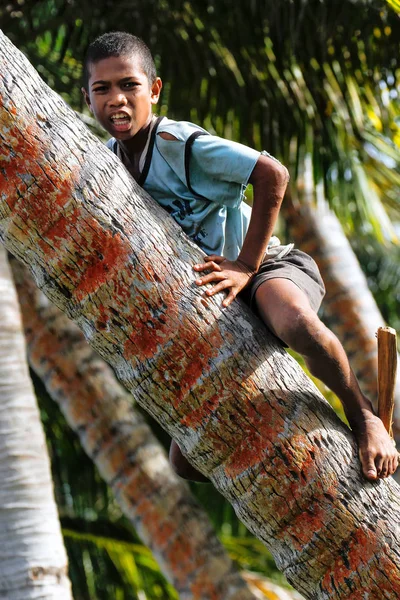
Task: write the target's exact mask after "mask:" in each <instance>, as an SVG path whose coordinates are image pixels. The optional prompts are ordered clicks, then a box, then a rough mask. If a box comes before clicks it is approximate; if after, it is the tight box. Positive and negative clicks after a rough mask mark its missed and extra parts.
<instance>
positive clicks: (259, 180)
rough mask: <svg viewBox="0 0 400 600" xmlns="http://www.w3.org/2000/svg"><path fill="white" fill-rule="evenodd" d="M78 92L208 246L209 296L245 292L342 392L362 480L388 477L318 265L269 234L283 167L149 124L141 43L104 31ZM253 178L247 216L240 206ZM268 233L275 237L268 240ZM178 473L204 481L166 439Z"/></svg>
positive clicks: (149, 71) (149, 62)
mask: <svg viewBox="0 0 400 600" xmlns="http://www.w3.org/2000/svg"><path fill="white" fill-rule="evenodd" d="M84 68H85V75H84V77H85V82H84V87H83V88H82V93H83V95H84V97H85V100H86V103H87V105H88V107H89V109H90V110H91V111H92V112H93V114H94V116H95V117H96V119H97V120H98V121H99V123H100V124H101V125H102V126H103V127H104V128H105V129H106V130H107V131H108V132H109V133H110V134H111V135H112V136H113V138H112V139H111V140H110V141H109V142H108V143H107V146H108V147H109V148H110V149H111V150H113V151H114V152H115V153H116V154H117V155H118V156H119V158H120V159H121V160H122V162H123V163H124V165H125V167H126V168H127V169H128V171H129V172H130V173H131V174H132V176H133V177H134V178H135V179H136V181H137V182H138V183H139V184H140V185H141V186H142V187H143V188H144V189H146V190H147V191H148V192H149V194H150V195H151V196H152V197H153V198H154V199H155V200H157V201H158V202H159V203H160V204H161V205H162V206H163V207H164V208H166V210H168V212H170V214H171V215H172V216H173V217H174V218H175V220H176V221H177V222H178V223H179V224H180V225H181V226H182V228H183V229H184V231H185V232H186V233H187V234H188V235H189V236H190V237H191V238H192V239H193V240H194V241H195V242H196V243H197V244H198V245H199V246H200V247H201V248H202V249H203V250H204V252H205V254H206V256H205V258H204V263H201V264H198V265H194V267H193V268H194V270H195V271H197V272H198V273H199V274H200V275H199V277H198V279H196V284H197V285H199V286H202V285H205V284H209V283H211V284H213V287H212V288H211V289H207V290H206V292H205V293H206V294H207V295H208V296H213V295H214V294H216V293H217V292H220V291H225V292H226V293H227V295H226V297H225V299H224V301H223V303H222V304H223V306H229V304H230V303H231V302H232V301H233V300H234V299H235V298H236V296H237V295H238V294H239V293H241V296H242V297H244V298H245V299H246V301H247V302H248V303H249V304H250V306H251V307H252V308H253V309H254V310H255V311H256V312H257V313H258V315H259V316H260V317H261V319H262V320H263V321H264V323H265V325H266V326H267V327H268V328H269V329H270V330H271V331H272V332H273V333H274V334H275V335H276V336H277V337H278V338H279V339H280V340H282V341H283V343H284V344H286V345H287V346H289V347H290V348H293V349H294V350H295V351H297V352H299V353H300V354H302V355H303V356H304V358H305V360H306V363H307V365H308V367H309V369H310V371H311V373H313V374H314V375H315V376H316V377H318V378H319V379H321V380H322V381H323V382H324V383H325V384H326V385H327V386H328V387H329V388H330V389H331V390H333V391H334V392H335V393H336V394H337V396H338V397H339V398H340V399H341V401H342V403H343V405H344V409H345V412H346V416H347V418H348V420H349V423H350V425H351V427H352V429H353V432H354V434H355V436H356V439H357V442H358V445H359V453H360V459H361V464H362V470H363V473H364V476H365V477H366V478H367V479H369V480H375V479H378V478H384V477H388V476H389V475H392V474H393V473H394V472H395V470H396V468H397V464H398V458H397V451H396V449H395V447H394V446H393V443H392V442H391V440H390V438H389V436H388V434H387V432H386V430H385V428H384V426H383V424H382V422H381V420H380V419H379V418H378V417H376V416H375V415H374V412H373V409H372V405H371V403H370V401H369V400H368V399H367V398H366V397H365V396H364V395H363V394H362V393H361V391H360V388H359V386H358V383H357V381H356V379H355V376H354V374H353V372H352V370H351V368H350V366H349V363H348V360H347V357H346V355H345V352H344V350H343V348H342V346H341V344H340V343H339V341H338V340H337V338H336V337H335V336H334V335H333V334H332V333H331V332H330V331H329V330H328V329H327V328H326V327H325V326H324V325H323V323H322V322H321V321H320V320H319V318H318V316H317V310H318V308H319V305H320V303H321V300H322V297H323V295H324V286H323V283H322V280H321V278H320V275H319V271H318V268H317V266H316V265H315V263H314V261H313V260H312V259H311V257H309V256H308V255H307V254H304V253H303V252H300V251H299V250H294V249H293V245H292V244H291V245H289V246H280V245H279V242H278V245H277V242H276V241H274V238H271V236H272V233H273V228H274V225H275V222H276V219H277V217H278V212H279V208H280V205H281V202H282V199H283V196H284V192H285V189H286V186H287V182H288V172H287V170H286V169H285V167H283V166H282V165H281V164H280V163H279V162H278V161H277V160H275V159H274V158H273V157H271V156H270V155H268V154H267V153H261V154H260V153H259V152H256V151H255V150H252V149H250V148H247V147H245V146H242V145H241V144H236V143H233V142H229V141H227V140H223V139H221V138H218V137H215V136H211V135H209V134H208V133H207V132H206V131H205V130H204V129H202V128H200V127H197V126H195V125H193V124H192V123H186V122H176V121H171V120H169V119H166V118H158V119H156V118H155V117H154V116H153V114H152V106H153V105H155V104H157V102H158V99H159V95H160V92H161V88H162V82H161V79H160V78H159V77H157V75H156V70H155V66H154V61H153V58H152V56H151V54H150V51H149V49H148V48H147V46H146V45H145V44H144V42H143V41H142V40H140V39H139V38H136V37H135V36H132V35H130V34H128V33H122V32H111V33H106V34H104V35H103V36H101V37H100V38H98V39H97V40H95V41H94V42H93V43H92V44H91V45H90V47H89V49H88V52H87V55H86V59H85V65H84ZM248 182H249V183H251V184H252V185H253V190H254V203H253V209H252V211H251V210H250V208H249V207H248V206H247V205H246V204H245V203H244V202H242V198H243V191H244V188H245V186H246V185H247V183H248ZM275 240H276V238H275ZM170 459H171V462H172V465H173V466H174V468H175V470H176V471H177V472H178V474H179V475H181V476H182V477H185V478H188V479H194V480H198V481H204V477H203V476H202V475H201V474H200V473H198V472H197V471H196V470H195V469H194V468H193V467H191V465H190V464H189V463H188V461H187V460H186V459H185V458H184V457H183V455H182V454H181V452H180V449H179V447H178V445H177V444H176V443H175V442H174V441H173V442H172V444H171V451H170Z"/></svg>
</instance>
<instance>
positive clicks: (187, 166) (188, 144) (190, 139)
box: [185, 129, 210, 196]
mask: <svg viewBox="0 0 400 600" xmlns="http://www.w3.org/2000/svg"><path fill="white" fill-rule="evenodd" d="M201 135H210V134H209V133H207V132H206V131H201V130H200V129H198V130H197V131H194V132H193V133H192V135H190V136H189V137H188V139H187V140H186V144H185V176H186V185H187V186H188V189H189V190H190V191H191V192H192V194H194V195H195V196H198V194H196V192H195V191H194V189H193V188H192V185H191V183H190V157H191V154H192V146H193V142H194V141H195V140H196V139H197V138H198V137H200V136H201Z"/></svg>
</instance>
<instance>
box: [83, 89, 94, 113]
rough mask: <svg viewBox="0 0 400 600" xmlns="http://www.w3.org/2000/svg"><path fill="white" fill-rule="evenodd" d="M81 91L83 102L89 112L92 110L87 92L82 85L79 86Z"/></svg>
mask: <svg viewBox="0 0 400 600" xmlns="http://www.w3.org/2000/svg"><path fill="white" fill-rule="evenodd" d="M81 92H82V94H83V97H84V98H85V102H86V104H87V107H88V109H89V110H90V112H93V111H92V105H91V104H90V98H89V94H88V93H87V91H86V90H85V88H84V87H81Z"/></svg>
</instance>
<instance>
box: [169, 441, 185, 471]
mask: <svg viewBox="0 0 400 600" xmlns="http://www.w3.org/2000/svg"><path fill="white" fill-rule="evenodd" d="M169 462H170V465H171V467H172V469H173V470H174V471H175V473H176V474H177V475H179V476H180V477H183V476H184V471H185V467H186V466H187V460H186V458H185V457H184V456H183V454H182V452H181V449H180V448H179V446H178V444H177V443H176V442H175V440H171V446H170V448H169Z"/></svg>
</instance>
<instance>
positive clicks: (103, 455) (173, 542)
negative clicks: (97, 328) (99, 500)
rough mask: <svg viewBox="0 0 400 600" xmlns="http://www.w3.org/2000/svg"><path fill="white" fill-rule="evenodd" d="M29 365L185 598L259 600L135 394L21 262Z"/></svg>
mask: <svg viewBox="0 0 400 600" xmlns="http://www.w3.org/2000/svg"><path fill="white" fill-rule="evenodd" d="M11 266H12V271H13V275H14V279H15V282H16V287H17V291H18V296H19V300H20V304H21V311H22V316H23V323H24V328H25V337H26V341H27V349H28V359H29V363H30V365H31V367H32V368H33V369H34V370H35V372H36V373H37V374H38V376H39V377H40V378H41V379H42V380H43V382H44V384H45V386H46V388H47V391H48V392H49V394H50V396H51V397H52V398H53V399H54V400H55V401H56V402H57V403H58V404H59V406H60V408H61V410H62V412H63V414H64V416H65V417H66V419H67V421H68V423H69V424H70V425H71V427H72V428H73V429H74V431H75V432H76V433H77V434H78V435H79V438H80V440H81V443H82V445H83V447H84V449H85V451H86V452H87V454H88V455H89V456H90V458H91V459H92V460H93V461H94V463H95V465H96V466H97V468H98V469H99V472H100V474H101V476H102V477H103V478H104V479H105V481H106V482H107V483H108V484H109V485H110V486H111V489H112V491H113V492H114V494H115V497H116V499H117V501H118V503H119V505H120V506H121V508H122V510H123V512H124V513H125V515H126V516H127V517H128V518H129V519H130V520H131V522H132V524H133V525H134V527H135V528H136V530H137V532H138V534H139V535H140V536H141V538H142V539H143V541H144V543H145V544H146V545H147V546H148V547H149V548H150V549H151V550H152V552H153V553H154V555H155V557H156V559H157V561H158V563H159V565H160V568H161V570H162V572H163V573H164V574H165V576H166V577H167V578H168V580H169V581H170V582H171V583H172V584H173V585H174V586H175V588H176V589H177V591H178V593H179V598H182V600H185V599H186V600H192V599H193V600H195V599H197V600H228V599H229V600H255V598H256V597H255V595H254V594H253V593H252V592H251V591H250V590H249V589H248V587H247V584H246V583H245V581H244V580H243V579H242V578H241V577H240V575H239V573H238V572H237V571H236V570H235V568H234V567H233V564H232V561H231V559H230V558H229V556H228V555H227V553H226V552H225V550H224V548H223V546H222V544H221V543H220V542H219V540H218V539H217V537H216V535H215V533H214V531H213V528H212V526H211V523H210V521H209V519H208V517H207V515H206V514H205V512H204V511H203V510H202V509H201V508H200V506H199V505H198V504H197V502H196V500H195V498H194V497H193V496H192V494H191V493H190V491H189V487H188V486H187V484H186V483H185V482H183V481H182V479H180V478H179V477H177V476H176V475H175V473H174V472H173V471H172V468H171V467H170V465H169V462H168V458H167V456H166V454H165V452H164V449H163V448H162V447H161V445H160V444H159V442H158V441H157V439H156V438H155V436H154V435H153V434H152V432H151V429H150V427H149V426H148V425H147V424H146V422H145V420H144V419H143V417H142V416H141V415H140V413H139V412H138V411H137V410H136V409H135V407H134V406H133V399H132V396H131V395H130V394H129V393H128V392H127V391H126V390H125V389H124V388H123V387H122V386H121V385H120V384H119V383H118V381H117V380H116V377H115V375H114V373H113V371H112V369H111V368H110V367H109V366H108V365H107V364H106V363H105V362H104V361H103V360H102V359H101V358H100V357H99V356H98V355H97V354H96V353H95V352H94V351H93V350H92V349H91V348H90V346H89V345H88V344H87V342H86V340H85V338H84V336H83V334H82V333H81V331H80V330H79V329H78V327H77V326H76V325H75V324H74V323H72V321H70V319H68V317H67V316H66V315H65V314H64V313H62V312H61V311H60V310H59V309H58V308H56V307H55V306H54V304H52V303H51V302H49V301H48V299H47V298H46V297H45V296H44V295H43V294H42V292H41V291H40V290H39V289H38V288H37V287H36V285H35V283H34V281H33V279H32V277H31V276H30V274H29V271H28V270H27V268H26V267H24V266H23V265H22V264H21V263H19V262H18V261H16V260H15V259H13V260H12V261H11Z"/></svg>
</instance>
